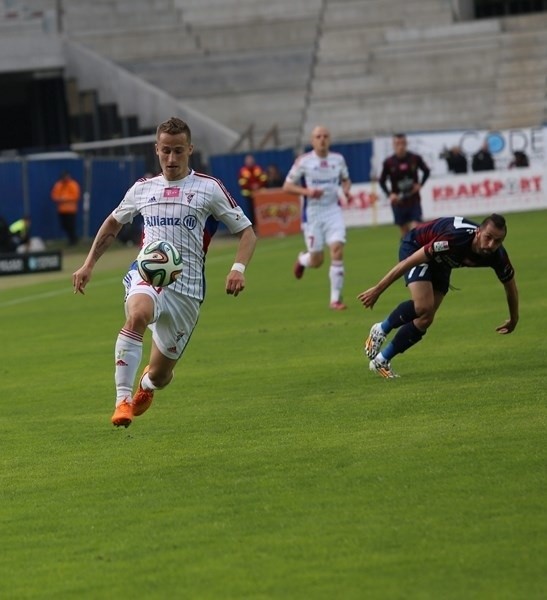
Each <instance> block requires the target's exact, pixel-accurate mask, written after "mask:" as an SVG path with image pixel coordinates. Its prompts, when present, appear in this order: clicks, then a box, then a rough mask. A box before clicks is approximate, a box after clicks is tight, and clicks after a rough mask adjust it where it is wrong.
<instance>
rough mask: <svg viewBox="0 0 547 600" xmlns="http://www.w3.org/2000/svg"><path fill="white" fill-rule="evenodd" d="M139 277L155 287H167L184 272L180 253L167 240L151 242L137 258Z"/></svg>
mask: <svg viewBox="0 0 547 600" xmlns="http://www.w3.org/2000/svg"><path fill="white" fill-rule="evenodd" d="M137 269H138V271H139V275H140V276H141V277H142V278H143V279H144V280H145V281H147V282H148V283H149V284H150V285H153V286H154V287H165V286H166V285H170V284H171V283H173V281H175V279H177V277H178V276H179V275H180V274H181V272H182V258H181V256H180V253H179V251H178V250H177V249H176V248H175V246H173V244H171V243H170V242H166V241H165V240H158V241H155V242H150V243H149V244H146V246H143V247H142V249H141V251H140V252H139V255H138V256H137Z"/></svg>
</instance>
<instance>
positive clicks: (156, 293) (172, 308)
mask: <svg viewBox="0 0 547 600" xmlns="http://www.w3.org/2000/svg"><path fill="white" fill-rule="evenodd" d="M123 284H124V286H125V299H124V303H125V313H126V316H127V299H128V298H129V297H130V296H134V295H135V294H146V295H147V296H150V298H152V300H153V301H154V320H153V322H152V323H150V325H148V328H149V329H150V330H151V331H152V339H153V340H154V343H155V344H156V346H157V347H158V348H159V350H160V352H161V353H162V354H163V355H164V356H166V357H167V358H171V359H173V360H177V359H179V358H180V357H181V356H182V353H183V352H184V349H185V348H186V345H187V344H188V342H189V341H190V337H191V335H192V332H193V331H194V328H195V326H196V324H197V322H198V318H199V307H200V304H201V302H200V301H199V300H198V299H197V298H190V296H184V295H183V294H179V293H177V292H174V291H173V290H170V289H169V288H168V287H167V288H155V287H152V286H151V285H148V284H147V283H146V282H145V281H144V280H143V278H142V277H141V276H140V275H139V272H138V271H137V270H136V269H131V270H130V271H128V272H127V274H126V276H125V277H124V279H123Z"/></svg>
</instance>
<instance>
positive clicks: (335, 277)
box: [329, 260, 344, 302]
mask: <svg viewBox="0 0 547 600" xmlns="http://www.w3.org/2000/svg"><path fill="white" fill-rule="evenodd" d="M329 279H330V301H331V302H339V301H340V298H341V296H342V288H343V287H344V263H343V262H342V261H341V260H333V261H332V263H331V265H330V269H329Z"/></svg>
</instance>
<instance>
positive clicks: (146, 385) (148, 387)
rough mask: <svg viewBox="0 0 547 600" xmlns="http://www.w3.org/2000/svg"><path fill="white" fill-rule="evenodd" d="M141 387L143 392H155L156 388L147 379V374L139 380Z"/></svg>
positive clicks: (148, 378)
mask: <svg viewBox="0 0 547 600" xmlns="http://www.w3.org/2000/svg"><path fill="white" fill-rule="evenodd" d="M141 387H142V389H143V390H157V389H158V386H157V385H154V384H153V383H152V382H151V381H150V377H148V373H145V374H144V375H143V377H142V379H141Z"/></svg>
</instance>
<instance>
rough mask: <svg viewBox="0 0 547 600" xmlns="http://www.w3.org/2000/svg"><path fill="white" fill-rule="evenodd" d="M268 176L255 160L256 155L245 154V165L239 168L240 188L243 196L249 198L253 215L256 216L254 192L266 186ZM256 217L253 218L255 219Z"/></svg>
mask: <svg viewBox="0 0 547 600" xmlns="http://www.w3.org/2000/svg"><path fill="white" fill-rule="evenodd" d="M267 178H268V176H267V175H266V173H265V172H264V170H263V169H262V167H261V166H260V165H258V164H257V163H256V161H255V157H254V156H253V155H252V154H247V155H246V156H245V159H244V162H243V166H242V167H241V169H239V175H238V183H239V190H240V192H241V195H242V196H243V198H245V199H247V200H249V209H250V210H251V215H252V217H254V210H253V194H254V193H255V192H256V191H257V190H260V189H262V188H264V187H266V180H267ZM253 220H254V218H251V221H253Z"/></svg>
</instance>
